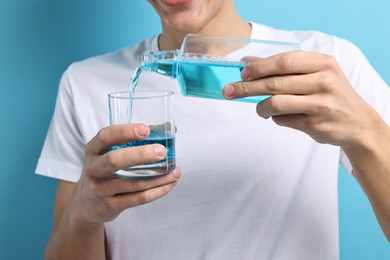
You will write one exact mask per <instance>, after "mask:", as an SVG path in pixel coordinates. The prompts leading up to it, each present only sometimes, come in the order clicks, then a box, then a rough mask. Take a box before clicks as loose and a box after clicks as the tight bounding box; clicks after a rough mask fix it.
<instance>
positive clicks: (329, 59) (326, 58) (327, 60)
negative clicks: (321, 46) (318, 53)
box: [322, 54, 338, 68]
mask: <svg viewBox="0 0 390 260" xmlns="http://www.w3.org/2000/svg"><path fill="white" fill-rule="evenodd" d="M322 62H323V65H324V66H325V67H326V68H335V67H337V66H338V62H337V60H336V59H335V58H334V57H333V56H331V55H328V54H322Z"/></svg>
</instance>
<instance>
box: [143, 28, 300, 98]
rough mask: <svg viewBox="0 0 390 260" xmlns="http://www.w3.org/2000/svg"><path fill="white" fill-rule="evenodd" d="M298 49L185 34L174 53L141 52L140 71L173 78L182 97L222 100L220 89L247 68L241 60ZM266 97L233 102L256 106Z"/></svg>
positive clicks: (291, 45)
mask: <svg viewBox="0 0 390 260" xmlns="http://www.w3.org/2000/svg"><path fill="white" fill-rule="evenodd" d="M299 49H300V46H299V44H297V43H292V42H277V41H265V40H256V39H246V38H229V37H215V36H207V35H198V34H189V35H187V36H186V37H185V39H184V41H183V43H182V45H181V47H180V49H178V50H174V51H159V52H150V51H145V52H144V53H143V55H142V60H141V68H142V70H147V71H154V72H157V73H160V74H162V75H165V76H169V77H172V78H174V79H177V80H178V82H179V85H180V90H181V92H182V94H183V95H185V96H192V97H201V98H214V99H225V98H224V97H223V95H222V89H223V87H224V86H225V85H227V84H229V83H232V82H236V81H241V70H242V69H243V68H244V67H245V66H246V65H247V63H245V62H243V61H242V58H243V57H245V56H255V57H262V58H265V57H269V56H272V55H275V54H278V53H283V52H288V51H293V50H299ZM267 97H268V96H256V97H247V98H242V99H236V101H244V102H255V103H258V102H260V101H262V100H264V99H266V98H267Z"/></svg>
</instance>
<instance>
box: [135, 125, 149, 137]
mask: <svg viewBox="0 0 390 260" xmlns="http://www.w3.org/2000/svg"><path fill="white" fill-rule="evenodd" d="M147 132H148V129H147V127H146V126H144V125H138V126H137V127H136V128H135V133H136V134H137V135H140V136H145V135H146V133H147Z"/></svg>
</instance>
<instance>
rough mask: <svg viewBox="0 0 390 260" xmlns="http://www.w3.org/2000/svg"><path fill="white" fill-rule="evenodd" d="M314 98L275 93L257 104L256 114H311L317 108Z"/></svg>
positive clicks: (265, 116) (267, 115) (263, 115)
mask: <svg viewBox="0 0 390 260" xmlns="http://www.w3.org/2000/svg"><path fill="white" fill-rule="evenodd" d="M318 106H319V105H318V102H317V101H316V99H313V98H307V97H306V96H296V95H275V96H273V97H271V98H268V99H267V100H264V101H263V102H260V103H258V104H257V107H256V111H257V114H258V115H259V116H261V117H263V118H269V117H271V116H278V115H292V114H313V113H314V110H318V109H319V108H318Z"/></svg>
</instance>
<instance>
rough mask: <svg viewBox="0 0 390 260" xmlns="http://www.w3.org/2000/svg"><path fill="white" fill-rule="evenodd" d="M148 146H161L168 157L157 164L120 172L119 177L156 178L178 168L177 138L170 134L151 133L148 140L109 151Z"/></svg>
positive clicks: (111, 148) (122, 145) (129, 143)
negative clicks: (176, 156)
mask: <svg viewBox="0 0 390 260" xmlns="http://www.w3.org/2000/svg"><path fill="white" fill-rule="evenodd" d="M148 144H161V145H163V146H165V148H166V149H167V156H166V157H165V158H164V159H163V160H161V161H157V162H151V163H147V164H144V165H138V166H134V167H131V168H128V169H124V170H121V171H119V172H118V174H119V175H125V176H155V175H161V174H166V173H169V172H171V171H173V170H174V169H175V167H176V161H175V138H174V137H173V136H172V134H171V133H169V132H164V131H150V135H149V137H148V138H146V139H143V140H136V141H133V142H128V143H125V144H120V145H114V146H112V147H110V149H109V150H116V149H120V148H127V147H134V146H140V145H148Z"/></svg>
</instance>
